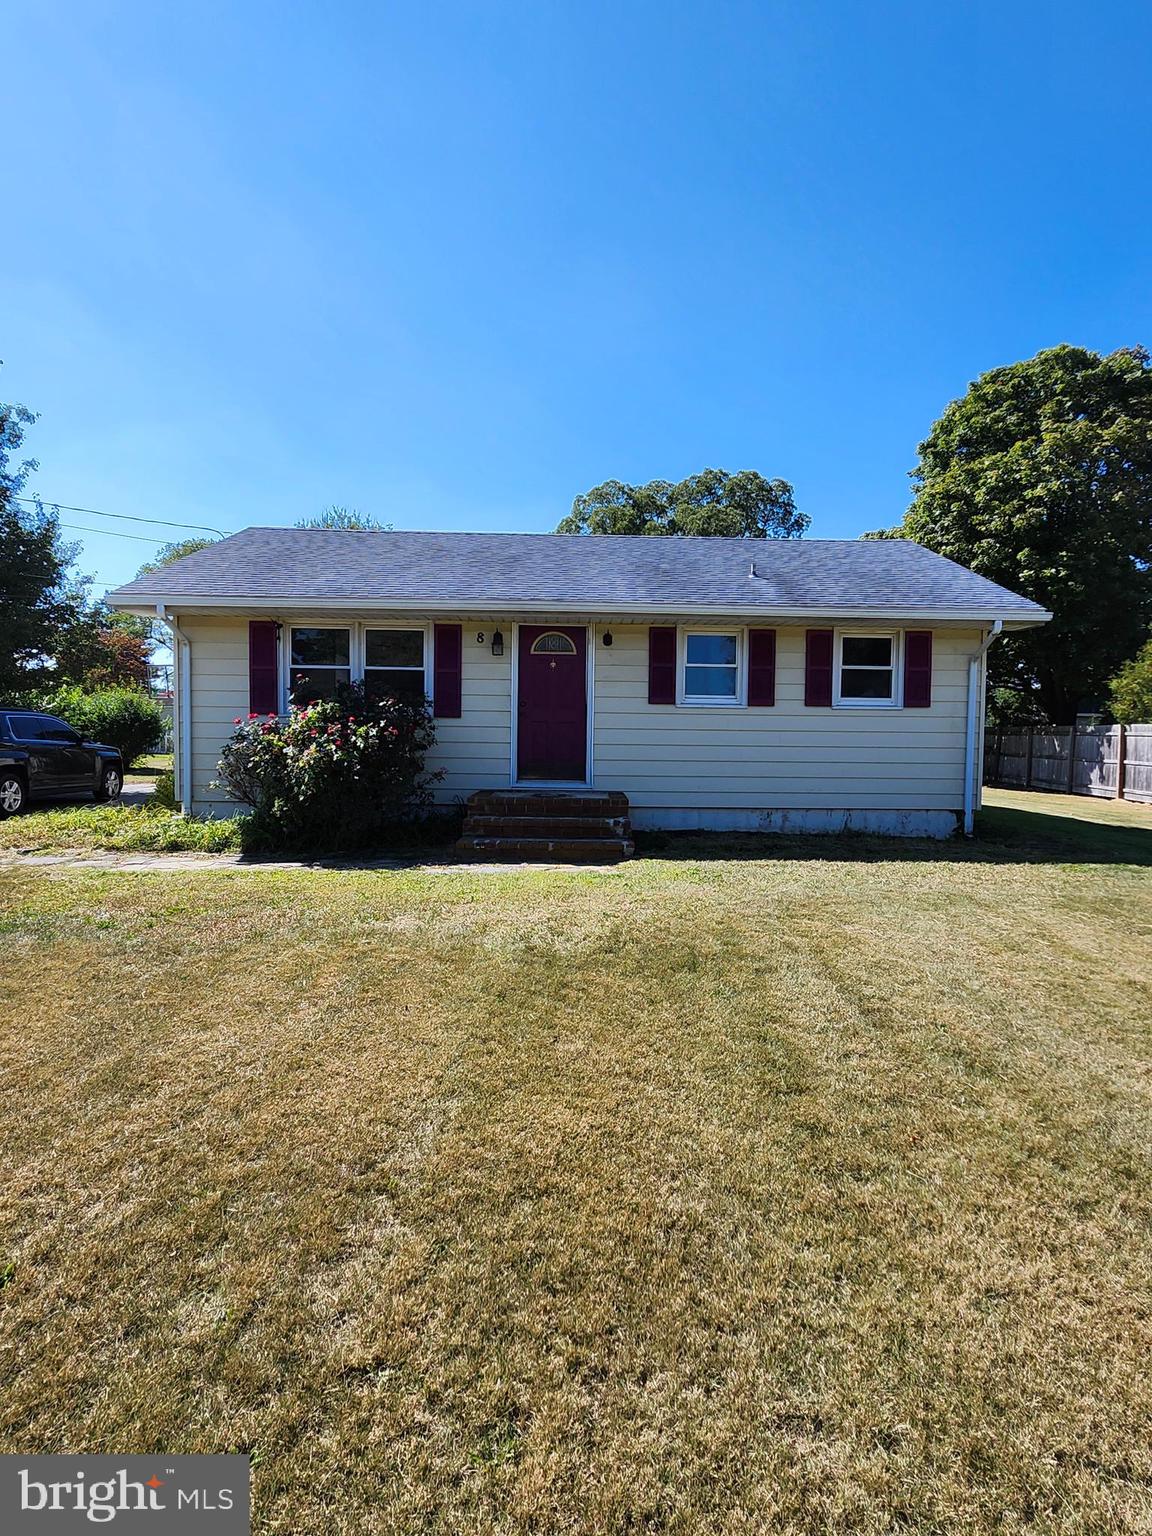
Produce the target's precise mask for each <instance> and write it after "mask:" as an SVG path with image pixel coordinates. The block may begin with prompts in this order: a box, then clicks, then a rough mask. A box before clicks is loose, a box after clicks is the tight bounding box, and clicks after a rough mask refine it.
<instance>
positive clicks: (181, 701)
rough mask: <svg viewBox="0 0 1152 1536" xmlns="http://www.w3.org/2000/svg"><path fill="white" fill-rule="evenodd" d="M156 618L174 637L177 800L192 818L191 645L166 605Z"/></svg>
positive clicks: (158, 604)
mask: <svg viewBox="0 0 1152 1536" xmlns="http://www.w3.org/2000/svg"><path fill="white" fill-rule="evenodd" d="M156 614H157V617H158V618H159V619H160V621H161V623H164V624H167V626H168V629H169V631H170V632H171V634H172V638H173V641H174V642H175V643H174V649H175V652H176V658H175V659H176V664H177V671H178V678H177V691H176V704H177V712H178V715H179V719H178V721H177V722H176V723H177V724H178V726H179V732H180V734H179V737H178V745H179V751H178V752H177V754H176V765H175V766H176V798H177V800H179V802H180V809H181V810H182V811H183V813H184V815H185V816H191V814H192V644H191V642H190V641H189V639H188V636H187V635H186V634H185V633H184V631H183V630H182V629H181V628H180V625H179V624H178V623H177V621H176V619H175V618H174V617H173V615H172V614H170V613H169V612H168V609H167V607H166V606H165V604H164V603H157V604H156Z"/></svg>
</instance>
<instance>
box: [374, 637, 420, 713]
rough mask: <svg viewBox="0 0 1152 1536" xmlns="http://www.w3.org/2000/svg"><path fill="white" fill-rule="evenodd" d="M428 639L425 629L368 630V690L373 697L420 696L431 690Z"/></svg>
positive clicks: (416, 697) (408, 697)
mask: <svg viewBox="0 0 1152 1536" xmlns="http://www.w3.org/2000/svg"><path fill="white" fill-rule="evenodd" d="M426 652H427V642H426V636H425V633H424V630H423V629H394V628H390V629H375V628H373V629H366V630H365V631H364V692H365V693H366V694H367V695H368V697H369V698H370V699H378V698H381V697H382V696H383V695H385V694H389V695H391V696H392V697H394V698H399V699H420V698H423V697H424V695H425V693H426V692H427V683H426V679H425V670H426V666H427V661H426Z"/></svg>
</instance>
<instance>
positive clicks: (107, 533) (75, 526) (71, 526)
mask: <svg viewBox="0 0 1152 1536" xmlns="http://www.w3.org/2000/svg"><path fill="white" fill-rule="evenodd" d="M60 526H61V528H67V530H68V532H69V533H95V534H98V535H99V537H100V538H102V539H134V540H135V541H136V543H137V544H156V543H158V542H159V541H158V540H157V539H150V538H148V536H147V535H146V534H143V533H120V532H118V530H117V529H115V528H82V527H81V526H80V524H79V523H61V524H60Z"/></svg>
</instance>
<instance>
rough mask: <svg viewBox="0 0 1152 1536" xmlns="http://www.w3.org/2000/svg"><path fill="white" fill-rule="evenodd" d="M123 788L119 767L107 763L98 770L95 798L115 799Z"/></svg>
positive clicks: (122, 777) (122, 778)
mask: <svg viewBox="0 0 1152 1536" xmlns="http://www.w3.org/2000/svg"><path fill="white" fill-rule="evenodd" d="M123 788H124V776H123V774H121V772H120V770H119V768H114V767H113V766H112V764H111V763H109V764H107V766H106V767H104V768H103V769H102V770H101V772H100V787H99V789H97V791H96V798H97V800H115V799H117V797H118V796H119V794H120V791H121V790H122V789H123Z"/></svg>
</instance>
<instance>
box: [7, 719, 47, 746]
mask: <svg viewBox="0 0 1152 1536" xmlns="http://www.w3.org/2000/svg"><path fill="white" fill-rule="evenodd" d="M8 725H9V729H10V730H11V732H12V734H13V736H14V737H15V738H16V740H17V741H39V740H40V716H39V715H9V717H8Z"/></svg>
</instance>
